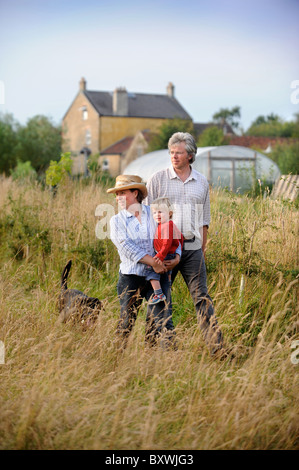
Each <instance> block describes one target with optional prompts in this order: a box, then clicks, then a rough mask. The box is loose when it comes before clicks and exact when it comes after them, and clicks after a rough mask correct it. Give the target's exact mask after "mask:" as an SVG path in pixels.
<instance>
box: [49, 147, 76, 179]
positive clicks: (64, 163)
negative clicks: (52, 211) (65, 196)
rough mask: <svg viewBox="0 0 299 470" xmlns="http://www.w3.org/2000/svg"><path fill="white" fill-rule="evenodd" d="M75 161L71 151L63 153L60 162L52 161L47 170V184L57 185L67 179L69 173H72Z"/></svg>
mask: <svg viewBox="0 0 299 470" xmlns="http://www.w3.org/2000/svg"><path fill="white" fill-rule="evenodd" d="M72 165H73V161H72V158H71V154H70V152H66V153H63V154H61V158H60V160H59V162H57V161H53V160H52V161H51V162H50V165H49V168H48V169H47V170H46V184H47V185H48V186H52V187H55V186H57V185H58V184H59V183H62V182H64V181H65V178H66V177H67V175H70V173H71V170H72Z"/></svg>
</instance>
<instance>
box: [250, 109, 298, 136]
mask: <svg viewBox="0 0 299 470" xmlns="http://www.w3.org/2000/svg"><path fill="white" fill-rule="evenodd" d="M295 117H296V120H295V121H283V119H282V118H280V117H279V116H277V115H276V114H273V113H271V114H269V115H268V116H258V117H257V118H256V119H255V120H254V121H253V122H252V124H251V126H250V127H249V129H248V130H247V132H246V134H247V135H254V136H261V137H291V138H298V137H299V116H298V114H295Z"/></svg>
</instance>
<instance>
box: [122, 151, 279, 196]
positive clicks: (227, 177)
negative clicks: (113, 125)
mask: <svg viewBox="0 0 299 470" xmlns="http://www.w3.org/2000/svg"><path fill="white" fill-rule="evenodd" d="M170 164H171V162H170V155H169V152H168V150H157V151H155V152H150V153H147V154H145V155H143V156H141V157H139V158H137V159H136V160H134V161H133V162H131V163H130V164H129V165H128V166H127V167H126V168H125V170H124V174H127V175H139V176H141V177H142V179H143V180H144V181H145V182H146V181H147V180H148V179H149V178H150V176H151V175H153V174H154V173H155V172H156V171H159V170H162V169H164V168H167V167H169V166H170ZM192 167H193V168H194V169H195V170H197V171H199V172H200V173H202V174H203V175H204V176H205V177H206V178H207V180H208V181H209V183H210V184H211V185H213V186H214V187H222V188H225V187H227V188H229V189H230V190H232V191H240V192H243V191H246V190H248V189H250V188H251V187H252V185H253V183H254V181H255V180H256V179H260V180H261V181H263V182H265V183H266V184H273V183H274V182H275V181H276V180H277V179H278V178H279V177H280V175H281V173H280V170H279V168H278V166H277V165H276V163H275V162H273V161H272V160H271V159H270V158H269V157H267V156H266V155H263V154H262V153H260V152H257V151H256V150H253V149H250V148H247V147H241V146H237V145H221V146H218V147H199V148H198V149H197V154H196V158H195V161H194V162H193V164H192Z"/></svg>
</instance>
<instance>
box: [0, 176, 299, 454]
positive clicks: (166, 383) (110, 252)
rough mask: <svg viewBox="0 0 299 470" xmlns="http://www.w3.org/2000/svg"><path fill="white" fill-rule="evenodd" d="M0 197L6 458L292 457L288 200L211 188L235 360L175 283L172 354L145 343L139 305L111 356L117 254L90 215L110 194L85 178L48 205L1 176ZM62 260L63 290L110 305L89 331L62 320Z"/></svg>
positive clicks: (1, 427)
mask: <svg viewBox="0 0 299 470" xmlns="http://www.w3.org/2000/svg"><path fill="white" fill-rule="evenodd" d="M0 194H1V198H0V241H1V243H0V306H1V308H0V325H1V335H2V336H1V337H0V340H1V341H3V343H4V345H5V364H2V365H1V420H0V448H1V449H2V450H3V449H10V450H12V449H15V450H16V449H20V450H21V449H23V450H24V449H32V450H33V449H39V450H44V449H55V450H58V449H61V450H63V449H73V450H75V449H76V450H79V449H82V450H83V449H85V450H86V449H103V450H105V449H106V450H107V449H112V448H113V449H131V450H132V449H135V450H143V449H165V450H173V449H177V450H179V449H191V450H195V449H211V450H212V449H223V450H229V449H230V450H231V449H238V450H245V449H246V450H249V449H251V450H254V449H259V450H261V449H265V450H266V449H267V450H270V449H276V450H277V449H284V450H286V449H298V418H297V416H298V407H299V404H298V392H297V388H298V386H297V382H298V381H297V374H298V369H297V368H298V364H295V363H294V362H291V357H292V353H294V352H295V351H294V349H292V348H293V344H294V342H295V343H296V339H298V336H297V335H298V306H297V291H296V289H297V287H298V279H297V277H298V272H296V271H295V269H296V268H295V267H296V261H297V259H296V247H297V243H298V241H297V236H298V235H297V234H298V217H297V211H296V210H295V208H294V206H293V205H292V204H289V203H284V204H282V203H281V202H280V201H273V200H271V199H270V198H265V199H264V198H263V197H262V196H261V197H258V198H256V199H252V198H248V197H244V196H240V195H235V194H233V193H230V192H224V191H221V190H219V191H214V190H213V189H212V190H211V211H212V221H211V225H210V227H209V237H208V240H209V241H208V247H207V253H206V257H205V258H206V264H207V268H208V283H209V292H210V294H211V297H212V299H213V301H214V305H215V309H216V314H217V320H218V322H219V324H220V326H221V329H222V331H223V332H224V338H225V342H226V345H227V346H229V348H230V350H231V351H232V352H233V353H234V356H232V355H229V356H228V358H225V359H224V360H222V361H219V360H218V359H217V358H212V357H211V356H210V355H209V353H208V351H207V348H206V345H205V342H204V340H203V336H202V332H201V330H200V328H199V327H198V325H197V322H196V318H195V314H194V306H193V303H192V300H191V298H190V295H189V292H188V290H187V289H186V286H185V284H184V282H183V280H182V278H181V277H180V276H178V277H177V279H176V281H175V283H174V285H173V287H172V298H173V312H174V323H175V331H176V338H177V348H176V350H172V349H167V348H163V349H162V348H161V347H160V346H159V345H158V346H157V347H154V348H150V347H148V346H146V345H145V343H144V324H145V315H146V304H145V305H142V306H141V308H140V311H139V313H138V317H137V321H136V324H135V327H134V330H133V332H132V334H131V336H130V338H129V341H128V344H127V348H126V349H125V350H121V351H120V350H119V348H118V347H117V343H116V341H115V336H116V334H115V332H116V329H117V324H118V320H119V302H118V298H117V291H116V283H117V279H118V269H119V257H118V253H117V250H116V248H115V247H114V245H113V244H112V242H111V241H110V240H108V239H107V240H97V239H96V238H95V230H94V229H95V215H94V212H95V207H96V206H97V205H98V204H100V203H107V202H109V201H110V200H111V199H110V196H109V195H107V194H106V191H105V190H104V189H103V188H102V187H101V186H100V185H99V184H98V183H96V182H95V181H94V180H93V179H90V180H89V184H88V185H86V184H85V182H84V184H83V180H82V181H81V180H78V181H73V180H70V181H69V184H68V185H67V187H66V188H65V190H64V191H60V192H58V194H57V197H56V198H52V197H51V195H50V194H49V191H44V190H42V188H41V187H40V186H38V185H37V184H36V185H28V186H21V185H19V184H18V182H17V181H12V179H11V178H9V179H4V178H2V179H1V180H0ZM70 258H72V260H73V266H72V270H71V272H70V275H69V279H68V285H69V287H71V288H77V289H80V290H82V291H84V292H85V293H87V294H88V295H90V296H93V297H99V298H100V299H101V300H103V301H104V304H105V305H104V307H105V309H104V311H103V312H101V315H100V317H99V320H98V322H97V324H96V325H95V326H94V327H93V328H91V329H90V330H87V331H82V329H81V326H80V325H70V324H63V325H62V324H60V323H59V322H58V321H57V318H58V310H57V299H58V296H59V292H60V276H61V272H62V269H63V267H64V266H65V264H66V261H67V260H68V259H70ZM242 276H243V277H242ZM241 280H244V285H243V284H242V285H243V288H242V289H241V287H240V281H241ZM297 356H298V353H297ZM297 356H295V358H296V357H297Z"/></svg>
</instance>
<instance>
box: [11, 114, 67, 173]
mask: <svg viewBox="0 0 299 470" xmlns="http://www.w3.org/2000/svg"><path fill="white" fill-rule="evenodd" d="M60 153H61V128H60V127H58V126H55V125H54V124H53V123H52V122H51V120H50V119H49V118H47V117H46V116H41V115H38V116H35V117H33V118H31V119H29V121H28V122H27V125H26V126H24V127H21V128H20V130H19V132H18V146H17V154H18V158H19V160H21V161H23V162H25V161H30V162H31V164H32V166H33V168H34V169H35V170H36V171H39V172H40V171H43V170H45V169H46V167H47V166H48V165H49V162H50V161H51V160H55V161H57V160H58V159H59V157H60Z"/></svg>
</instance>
